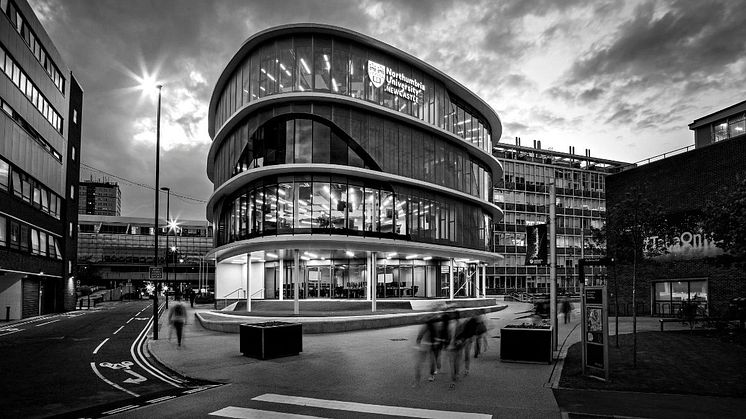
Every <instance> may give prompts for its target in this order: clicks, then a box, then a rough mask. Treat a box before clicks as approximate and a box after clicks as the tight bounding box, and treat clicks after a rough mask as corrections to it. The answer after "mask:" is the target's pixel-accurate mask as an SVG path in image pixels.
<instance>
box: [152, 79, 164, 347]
mask: <svg viewBox="0 0 746 419" xmlns="http://www.w3.org/2000/svg"><path fill="white" fill-rule="evenodd" d="M156 87H157V88H158V111H157V115H156V128H155V217H154V219H153V227H154V230H155V246H153V249H154V254H155V266H156V268H157V267H158V229H159V227H158V198H159V196H158V194H159V193H160V188H159V186H160V185H159V181H160V170H161V164H160V163H161V89H162V88H163V85H161V84H159V85H157V86H156ZM153 340H158V284H157V282H156V284H155V291H154V292H153Z"/></svg>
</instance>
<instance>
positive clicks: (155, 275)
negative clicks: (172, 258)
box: [149, 266, 163, 281]
mask: <svg viewBox="0 0 746 419" xmlns="http://www.w3.org/2000/svg"><path fill="white" fill-rule="evenodd" d="M149 271H150V280H151V281H153V280H160V279H163V268H161V267H160V266H151V267H150V269H149Z"/></svg>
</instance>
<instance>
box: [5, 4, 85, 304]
mask: <svg viewBox="0 0 746 419" xmlns="http://www.w3.org/2000/svg"><path fill="white" fill-rule="evenodd" d="M0 107H1V108H2V112H0V133H2V139H0V307H2V310H3V312H2V316H3V317H2V318H3V319H5V318H6V316H7V317H8V318H10V319H19V318H24V317H30V316H36V315H39V314H46V313H51V312H58V311H64V310H69V309H72V308H73V307H74V306H75V276H74V275H75V274H74V273H75V272H76V267H75V263H76V261H75V255H76V253H77V251H76V239H77V228H75V226H76V225H77V217H78V196H77V192H78V191H77V189H78V176H79V174H80V166H79V164H80V162H79V159H80V136H81V118H82V109H83V91H82V89H81V88H80V86H79V85H78V82H77V81H76V80H75V77H74V76H73V75H72V73H71V72H70V70H69V69H68V68H67V67H66V65H65V63H64V61H63V60H62V57H61V55H60V53H59V52H58V51H57V49H56V48H55V46H54V44H53V43H52V40H51V39H50V38H49V35H48V34H47V33H46V31H45V30H44V28H43V27H42V25H41V23H40V22H39V20H38V19H37V17H36V15H35V14H34V11H33V10H32V9H31V7H30V6H29V5H28V3H27V2H26V1H25V0H0Z"/></svg>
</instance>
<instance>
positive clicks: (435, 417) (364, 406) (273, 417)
mask: <svg viewBox="0 0 746 419" xmlns="http://www.w3.org/2000/svg"><path fill="white" fill-rule="evenodd" d="M251 400H253V401H260V402H265V403H276V404H278V405H292V406H304V407H314V408H320V409H329V410H335V411H345V412H356V413H366V414H373V415H381V416H399V417H402V416H404V417H412V418H424V419H491V418H492V415H488V414H483V413H469V412H456V411H448V410H433V409H420V408H414V407H403V406H387V405H380V404H369V403H357V402H346V401H340V400H326V399H315V398H311V397H298V396H286V395H281V394H262V395H261V396H257V397H254V398H253V399H251ZM210 415H211V416H219V417H224V418H237V419H255V418H268V419H318V418H319V417H318V416H308V415H301V414H295V413H284V412H276V411H271V410H260V409H252V408H246V407H237V406H227V407H224V408H222V409H220V410H216V411H214V412H211V413H210Z"/></svg>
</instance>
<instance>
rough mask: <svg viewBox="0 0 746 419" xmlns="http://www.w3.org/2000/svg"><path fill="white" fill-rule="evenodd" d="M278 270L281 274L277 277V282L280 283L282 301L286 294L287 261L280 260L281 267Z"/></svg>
mask: <svg viewBox="0 0 746 419" xmlns="http://www.w3.org/2000/svg"><path fill="white" fill-rule="evenodd" d="M278 253H279V252H278ZM278 269H279V270H280V272H279V275H277V281H278V282H279V283H280V287H279V288H280V301H282V300H283V299H284V294H285V259H283V258H280V265H279V268H278Z"/></svg>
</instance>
